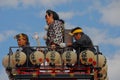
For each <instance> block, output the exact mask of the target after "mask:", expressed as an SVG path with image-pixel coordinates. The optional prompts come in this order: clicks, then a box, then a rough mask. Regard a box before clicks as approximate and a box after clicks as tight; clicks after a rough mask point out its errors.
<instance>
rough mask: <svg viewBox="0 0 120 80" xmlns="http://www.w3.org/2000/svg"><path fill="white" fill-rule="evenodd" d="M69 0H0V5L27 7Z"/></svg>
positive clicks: (49, 5) (52, 4) (57, 3)
mask: <svg viewBox="0 0 120 80" xmlns="http://www.w3.org/2000/svg"><path fill="white" fill-rule="evenodd" d="M68 2H71V0H0V7H12V8H15V7H18V6H23V7H28V6H44V7H53V6H56V5H59V4H63V3H68Z"/></svg>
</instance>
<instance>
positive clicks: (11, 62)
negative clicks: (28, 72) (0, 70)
mask: <svg viewBox="0 0 120 80" xmlns="http://www.w3.org/2000/svg"><path fill="white" fill-rule="evenodd" d="M9 60H10V61H9ZM9 62H10V63H9ZM2 65H3V66H4V68H7V67H11V68H14V67H15V63H14V61H13V58H12V55H10V57H9V55H6V56H5V57H4V58H3V60H2Z"/></svg>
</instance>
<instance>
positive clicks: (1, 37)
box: [0, 30, 16, 42]
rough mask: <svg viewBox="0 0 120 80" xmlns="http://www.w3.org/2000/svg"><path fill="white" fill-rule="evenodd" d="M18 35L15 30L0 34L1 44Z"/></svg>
mask: <svg viewBox="0 0 120 80" xmlns="http://www.w3.org/2000/svg"><path fill="white" fill-rule="evenodd" d="M15 33H16V31H14V30H7V31H3V32H1V33H0V42H2V41H4V40H6V39H7V38H8V37H9V36H11V35H14V34H15Z"/></svg>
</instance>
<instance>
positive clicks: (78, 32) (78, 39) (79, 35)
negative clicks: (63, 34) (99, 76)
mask: <svg viewBox="0 0 120 80" xmlns="http://www.w3.org/2000/svg"><path fill="white" fill-rule="evenodd" d="M69 34H70V35H71V36H73V37H74V39H75V42H73V43H72V47H73V48H74V49H75V50H76V52H77V53H80V52H82V51H84V50H87V49H89V50H91V51H93V52H95V51H96V50H95V48H94V46H93V43H92V40H91V39H90V37H89V36H88V35H86V34H85V33H84V32H83V30H82V28H80V27H76V28H74V29H72V30H71V32H70V33H69Z"/></svg>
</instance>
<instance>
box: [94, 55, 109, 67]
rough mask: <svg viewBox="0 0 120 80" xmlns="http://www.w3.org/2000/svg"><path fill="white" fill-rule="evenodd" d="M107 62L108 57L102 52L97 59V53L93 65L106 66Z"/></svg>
mask: <svg viewBox="0 0 120 80" xmlns="http://www.w3.org/2000/svg"><path fill="white" fill-rule="evenodd" d="M97 60H98V63H97ZM106 63H107V60H106V57H105V56H104V55H102V54H98V59H97V55H95V60H94V61H93V66H94V67H97V65H98V67H100V68H102V67H104V66H105V65H106Z"/></svg>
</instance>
